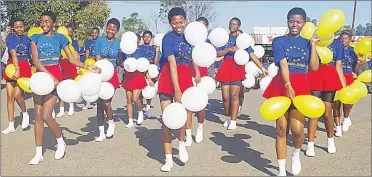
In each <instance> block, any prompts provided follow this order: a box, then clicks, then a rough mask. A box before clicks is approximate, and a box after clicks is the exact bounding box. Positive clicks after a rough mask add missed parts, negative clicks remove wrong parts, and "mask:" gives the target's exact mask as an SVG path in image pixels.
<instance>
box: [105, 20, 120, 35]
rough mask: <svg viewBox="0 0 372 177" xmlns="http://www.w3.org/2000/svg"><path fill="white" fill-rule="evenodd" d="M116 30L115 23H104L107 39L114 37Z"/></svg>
mask: <svg viewBox="0 0 372 177" xmlns="http://www.w3.org/2000/svg"><path fill="white" fill-rule="evenodd" d="M117 32H118V28H117V26H116V25H115V24H112V23H109V24H107V25H106V36H107V38H109V39H112V38H114V37H115V34H116V33H117Z"/></svg>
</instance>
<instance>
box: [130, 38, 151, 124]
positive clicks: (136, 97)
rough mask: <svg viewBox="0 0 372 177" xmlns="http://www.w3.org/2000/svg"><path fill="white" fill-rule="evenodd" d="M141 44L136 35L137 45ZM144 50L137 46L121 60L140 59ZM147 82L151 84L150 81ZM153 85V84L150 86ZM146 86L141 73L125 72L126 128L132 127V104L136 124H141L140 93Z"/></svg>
mask: <svg viewBox="0 0 372 177" xmlns="http://www.w3.org/2000/svg"><path fill="white" fill-rule="evenodd" d="M140 42H141V36H140V35H138V34H137V45H138V44H139V43H140ZM144 54H145V50H144V49H143V48H141V47H140V46H138V48H137V50H136V51H135V52H134V53H133V54H130V55H127V54H124V55H123V59H124V60H125V59H127V58H131V57H133V58H135V59H138V58H141V57H144ZM149 82H151V83H152V81H151V79H150V80H149ZM152 85H153V84H152ZM146 86H147V83H146V79H145V76H144V74H143V73H141V72H139V71H134V72H126V73H125V76H124V82H123V88H124V89H125V94H126V96H127V111H128V124H127V125H126V127H127V128H131V127H133V125H134V124H133V106H132V103H133V102H134V103H135V105H136V107H137V109H138V117H137V124H138V125H141V124H142V122H143V111H142V99H140V97H141V91H142V89H143V88H145V87H146Z"/></svg>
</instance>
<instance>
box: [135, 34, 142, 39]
mask: <svg viewBox="0 0 372 177" xmlns="http://www.w3.org/2000/svg"><path fill="white" fill-rule="evenodd" d="M136 36H137V40H139V41H140V40H141V35H139V34H138V33H136Z"/></svg>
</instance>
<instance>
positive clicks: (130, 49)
mask: <svg viewBox="0 0 372 177" xmlns="http://www.w3.org/2000/svg"><path fill="white" fill-rule="evenodd" d="M137 47H138V46H137V42H131V41H123V40H122V41H121V42H120V49H121V51H122V52H123V53H125V54H133V53H134V52H135V51H136V50H137Z"/></svg>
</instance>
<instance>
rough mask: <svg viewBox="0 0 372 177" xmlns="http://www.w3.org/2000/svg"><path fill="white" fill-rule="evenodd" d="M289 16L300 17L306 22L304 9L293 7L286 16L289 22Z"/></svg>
mask: <svg viewBox="0 0 372 177" xmlns="http://www.w3.org/2000/svg"><path fill="white" fill-rule="evenodd" d="M291 15H301V16H302V18H304V20H306V12H305V10H304V9H302V8H300V7H295V8H293V9H291V10H290V11H289V12H288V14H287V20H289V17H290V16H291Z"/></svg>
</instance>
